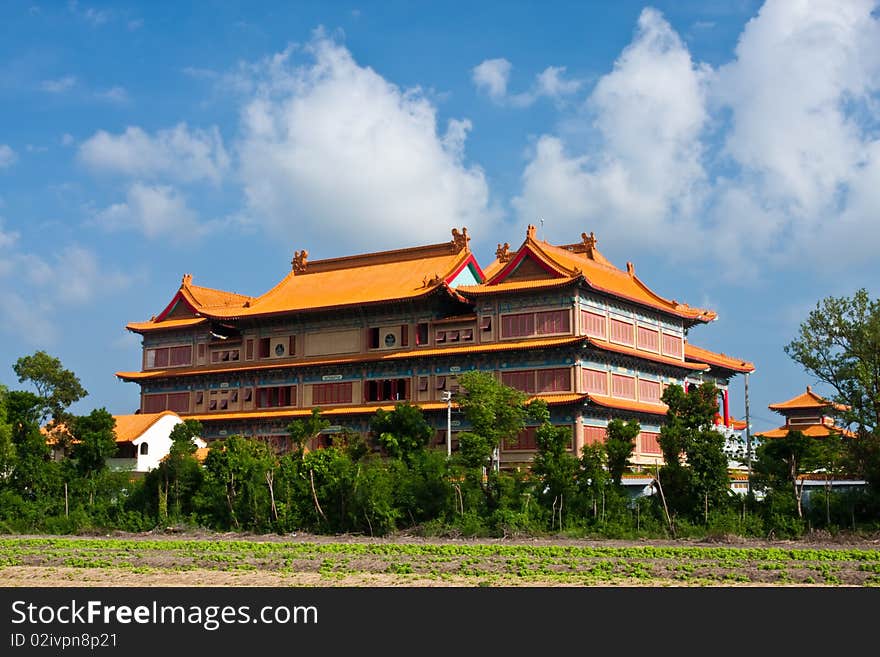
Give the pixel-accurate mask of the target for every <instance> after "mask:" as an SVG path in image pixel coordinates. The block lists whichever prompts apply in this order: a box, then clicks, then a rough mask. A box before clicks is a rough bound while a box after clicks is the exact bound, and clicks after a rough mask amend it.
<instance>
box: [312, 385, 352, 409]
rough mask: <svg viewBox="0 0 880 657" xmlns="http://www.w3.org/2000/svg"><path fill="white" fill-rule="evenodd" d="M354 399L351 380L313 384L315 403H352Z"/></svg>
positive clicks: (313, 401)
mask: <svg viewBox="0 0 880 657" xmlns="http://www.w3.org/2000/svg"><path fill="white" fill-rule="evenodd" d="M351 399H352V386H351V382H350V381H348V382H344V383H318V384H315V385H313V386H312V403H313V404H350V403H351Z"/></svg>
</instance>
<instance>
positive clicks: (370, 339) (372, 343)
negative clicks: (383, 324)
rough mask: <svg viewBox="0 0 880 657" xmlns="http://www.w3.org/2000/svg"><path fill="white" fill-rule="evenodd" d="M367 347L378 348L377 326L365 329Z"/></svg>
mask: <svg viewBox="0 0 880 657" xmlns="http://www.w3.org/2000/svg"><path fill="white" fill-rule="evenodd" d="M367 347H368V348H369V349H378V348H379V329H378V328H371V329H367Z"/></svg>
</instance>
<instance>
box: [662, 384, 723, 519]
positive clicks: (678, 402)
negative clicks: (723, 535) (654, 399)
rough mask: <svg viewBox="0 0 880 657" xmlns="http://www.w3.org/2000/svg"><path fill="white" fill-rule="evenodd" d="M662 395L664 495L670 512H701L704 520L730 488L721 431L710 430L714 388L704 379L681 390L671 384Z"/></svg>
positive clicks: (715, 396)
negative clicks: (664, 417) (663, 410)
mask: <svg viewBox="0 0 880 657" xmlns="http://www.w3.org/2000/svg"><path fill="white" fill-rule="evenodd" d="M662 400H663V402H664V403H665V404H666V405H667V406H668V410H667V412H666V422H665V424H664V425H663V426H662V427H661V428H660V438H659V441H658V442H659V443H660V449H661V450H662V452H663V458H664V460H665V465H664V466H663V468H662V470H661V473H660V474H661V483H662V486H663V490H664V492H665V493H664V494H665V497H666V499H667V501H668V503H669V506H671V507H672V508H673V509H674V510H675V511H677V512H682V513H686V514H690V515H693V516H696V515H697V514H698V513H699V512H700V511H702V514H700V515H702V516H703V518H704V520H706V519H707V518H708V512H709V508H710V507H712V506H714V505H717V504H719V503H721V502H722V501H723V500H724V499H726V498H727V496H728V493H729V490H730V479H729V476H728V474H727V457H726V456H725V454H724V436H722V435H721V434H720V433H719V432H718V431H716V430H715V413H716V411H717V410H718V390H717V388H716V387H715V385H714V384H712V383H703V384H702V385H700V386H699V387H696V388H692V389H691V390H690V391H689V392H688V393H685V392H684V389H683V388H682V387H681V386H678V385H672V386H669V387H668V388H666V390H664V391H663V396H662Z"/></svg>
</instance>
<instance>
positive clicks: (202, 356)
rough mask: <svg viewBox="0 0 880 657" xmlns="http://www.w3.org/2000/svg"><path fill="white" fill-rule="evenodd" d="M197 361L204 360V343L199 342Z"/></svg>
mask: <svg viewBox="0 0 880 657" xmlns="http://www.w3.org/2000/svg"><path fill="white" fill-rule="evenodd" d="M199 360H205V343H204V342H199Z"/></svg>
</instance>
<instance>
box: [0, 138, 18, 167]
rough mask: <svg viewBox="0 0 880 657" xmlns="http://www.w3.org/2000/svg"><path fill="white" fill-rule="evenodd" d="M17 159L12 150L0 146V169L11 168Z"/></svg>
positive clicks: (4, 145) (2, 145)
mask: <svg viewBox="0 0 880 657" xmlns="http://www.w3.org/2000/svg"><path fill="white" fill-rule="evenodd" d="M17 159H18V156H17V155H16V154H15V151H14V150H12V148H10V147H9V146H7V145H6V144H0V169H5V168H7V167H11V166H12V165H13V164H15V161H16V160H17Z"/></svg>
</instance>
